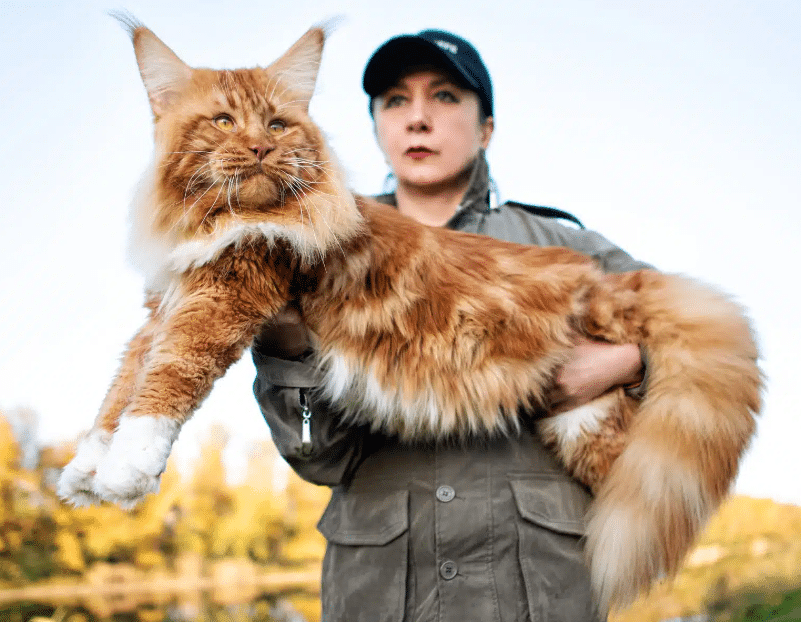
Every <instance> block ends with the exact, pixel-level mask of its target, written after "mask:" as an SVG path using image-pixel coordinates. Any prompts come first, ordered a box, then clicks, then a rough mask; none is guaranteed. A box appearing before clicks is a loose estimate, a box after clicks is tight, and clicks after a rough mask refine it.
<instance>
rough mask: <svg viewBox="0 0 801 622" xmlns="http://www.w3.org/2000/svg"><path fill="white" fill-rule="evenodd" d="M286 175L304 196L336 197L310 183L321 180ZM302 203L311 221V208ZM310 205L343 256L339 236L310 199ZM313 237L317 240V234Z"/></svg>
mask: <svg viewBox="0 0 801 622" xmlns="http://www.w3.org/2000/svg"><path fill="white" fill-rule="evenodd" d="M287 175H289V177H291V178H292V180H293V182H294V183H295V184H296V185H297V186H298V188H299V189H301V190H303V196H304V197H308V195H311V194H313V195H317V196H322V197H333V198H336V195H333V194H331V193H328V192H321V191H320V190H317V189H315V188H313V187H312V185H311V184H314V183H323V182H310V181H307V180H305V179H301V178H299V177H297V176H295V175H291V174H289V173H287ZM293 192H294V190H293ZM295 196H298V195H297V194H296V195H295ZM309 198H310V197H309ZM298 200H299V201H301V203H303V201H302V199H300V197H299V198H298ZM304 205H305V207H306V211H307V212H308V214H309V221H311V210H310V209H309V205H307V204H305V203H304ZM310 205H311V207H313V208H314V211H315V212H317V215H318V216H319V218H320V220H321V221H322V223H323V224H324V225H325V226H326V228H327V229H328V231H329V232H330V233H331V237H332V238H333V239H334V241H335V242H336V244H337V246H339V250H340V252H341V253H342V256H343V257H344V256H345V249H344V248H343V247H342V244H341V243H340V241H339V238H338V237H337V235H336V234H335V233H334V231H333V230H332V229H331V226H330V225H329V224H328V221H327V220H326V219H325V216H324V215H323V213H322V212H321V211H320V209H319V208H318V207H317V205H316V203H315V201H310ZM302 213H303V211H302V209H301V215H302ZM312 232H314V227H312ZM314 237H315V242H317V236H316V235H315V236H314ZM317 243H318V244H319V242H317ZM320 259H321V260H322V259H323V251H322V248H321V249H320ZM323 267H325V262H324V261H323Z"/></svg>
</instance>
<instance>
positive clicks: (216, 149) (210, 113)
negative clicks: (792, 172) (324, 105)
mask: <svg viewBox="0 0 801 622" xmlns="http://www.w3.org/2000/svg"><path fill="white" fill-rule="evenodd" d="M296 99H297V94H296V93H295V92H294V91H292V90H291V89H290V88H289V87H287V86H286V85H285V84H284V83H283V82H282V81H281V80H280V78H279V77H278V76H277V75H276V74H275V73H273V72H270V71H269V70H262V69H240V70H235V71H211V70H195V71H194V72H193V75H192V80H191V82H190V83H189V85H188V88H187V89H186V91H185V92H184V93H182V95H181V97H180V98H179V99H178V101H177V102H176V104H175V105H174V106H173V107H172V109H171V110H169V111H168V112H166V113H165V114H164V115H163V116H162V117H161V118H159V120H158V125H159V127H158V130H157V142H158V143H159V147H160V150H161V153H160V158H161V164H162V166H161V175H162V176H163V184H165V185H166V186H168V187H169V188H172V189H174V190H178V191H180V193H181V201H182V206H183V202H184V198H185V201H186V204H187V207H191V206H194V205H195V204H196V203H198V204H199V205H201V206H202V207H203V210H204V213H205V212H207V211H208V210H209V209H212V211H214V210H223V209H227V210H230V211H232V212H235V213H238V214H240V215H241V216H247V215H248V214H255V213H258V212H262V211H271V210H272V211H274V210H275V209H276V208H277V207H280V205H282V204H284V203H285V199H286V197H287V195H289V196H290V197H291V196H292V195H293V193H295V194H301V195H302V194H304V193H305V192H306V191H309V190H312V189H313V188H314V185H315V184H316V183H317V181H318V180H319V177H320V174H321V167H323V166H324V162H323V161H322V159H321V156H320V149H321V145H320V134H319V132H318V131H317V129H316V127H315V126H314V125H313V124H312V123H311V122H310V119H309V117H308V114H307V111H306V106H307V105H308V102H307V101H303V100H301V101H300V102H298V101H293V100H296ZM210 200H211V201H212V203H213V207H212V206H211V205H212V204H210V203H209V201H210Z"/></svg>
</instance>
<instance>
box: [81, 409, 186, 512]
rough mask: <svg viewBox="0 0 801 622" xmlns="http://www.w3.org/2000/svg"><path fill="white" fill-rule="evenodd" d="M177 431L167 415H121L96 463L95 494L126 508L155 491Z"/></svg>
mask: <svg viewBox="0 0 801 622" xmlns="http://www.w3.org/2000/svg"><path fill="white" fill-rule="evenodd" d="M177 434H178V424H177V422H176V421H174V420H172V419H169V418H167V417H156V416H153V417H150V416H139V417H130V416H125V415H123V417H122V418H121V419H120V425H119V428H118V429H117V431H116V432H115V433H114V437H113V438H112V440H111V445H110V447H109V450H108V452H107V453H106V455H105V457H104V458H103V459H102V460H101V461H100V463H99V464H98V465H97V474H96V475H95V478H94V486H93V489H92V490H93V492H94V494H95V495H97V496H98V497H100V498H102V499H104V500H106V501H111V502H112V503H116V504H117V505H119V506H121V507H123V508H126V509H128V508H132V507H134V506H135V505H136V504H137V503H139V502H140V501H141V500H142V499H143V498H144V497H145V496H146V495H148V494H149V493H151V492H158V490H159V477H160V476H161V474H162V473H163V472H164V469H165V468H166V467H167V458H168V457H169V455H170V449H172V444H173V441H174V440H175V437H176V436H177Z"/></svg>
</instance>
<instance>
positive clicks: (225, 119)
mask: <svg viewBox="0 0 801 622" xmlns="http://www.w3.org/2000/svg"><path fill="white" fill-rule="evenodd" d="M214 125H216V126H217V127H219V128H220V129H221V130H225V131H226V132H233V131H234V127H236V126H235V124H234V120H233V119H232V118H231V117H229V116H228V115H227V114H220V115H217V116H216V117H214Z"/></svg>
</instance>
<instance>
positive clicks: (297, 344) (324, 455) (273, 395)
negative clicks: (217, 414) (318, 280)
mask: <svg viewBox="0 0 801 622" xmlns="http://www.w3.org/2000/svg"><path fill="white" fill-rule="evenodd" d="M308 347H309V339H308V334H307V332H306V328H305V326H303V324H302V322H301V319H300V315H299V314H297V313H296V312H294V311H293V310H289V311H286V312H284V313H282V314H280V317H279V321H278V322H276V323H274V324H271V325H270V326H267V327H265V329H264V330H262V332H261V334H260V335H259V336H258V337H257V339H256V341H255V342H254V344H253V348H252V354H253V362H254V364H255V365H256V379H255V381H254V383H253V393H254V395H255V396H256V401H257V402H258V403H259V407H260V408H261V412H262V415H263V416H264V419H265V420H266V421H267V424H268V425H269V426H270V433H271V434H272V437H273V441H274V442H275V445H276V447H277V448H278V452H279V453H280V454H281V455H282V456H283V457H284V459H285V460H286V461H287V463H289V465H290V466H291V467H292V468H293V469H294V470H295V472H297V474H298V475H300V476H301V477H302V478H303V479H305V480H307V481H309V482H312V483H313V484H318V485H321V486H337V485H340V484H344V483H347V481H348V480H349V479H350V477H351V476H352V475H353V473H354V471H355V470H356V468H357V467H358V466H359V464H361V461H362V460H363V459H364V457H365V456H366V455H367V453H368V452H369V450H370V447H372V446H373V445H374V444H375V443H376V442H377V438H376V437H375V436H374V435H372V434H370V432H369V431H368V429H367V428H366V427H364V426H352V425H351V426H340V425H339V419H338V417H337V413H336V412H335V411H334V410H333V409H332V408H331V407H330V406H329V405H328V404H326V403H325V402H315V401H314V400H313V393H314V388H315V387H316V386H317V378H316V374H315V370H314V368H313V367H312V366H311V365H309V364H307V363H305V362H303V360H291V359H302V357H301V356H300V355H301V354H302V353H304V352H305V351H306V350H307V349H308ZM302 395H303V398H301V396H302ZM301 399H305V400H306V402H307V405H308V415H309V423H308V427H307V432H308V434H309V438H308V439H305V438H304V430H303V428H304V421H303V420H304V411H303V407H302V405H301ZM304 441H307V442H304Z"/></svg>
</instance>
